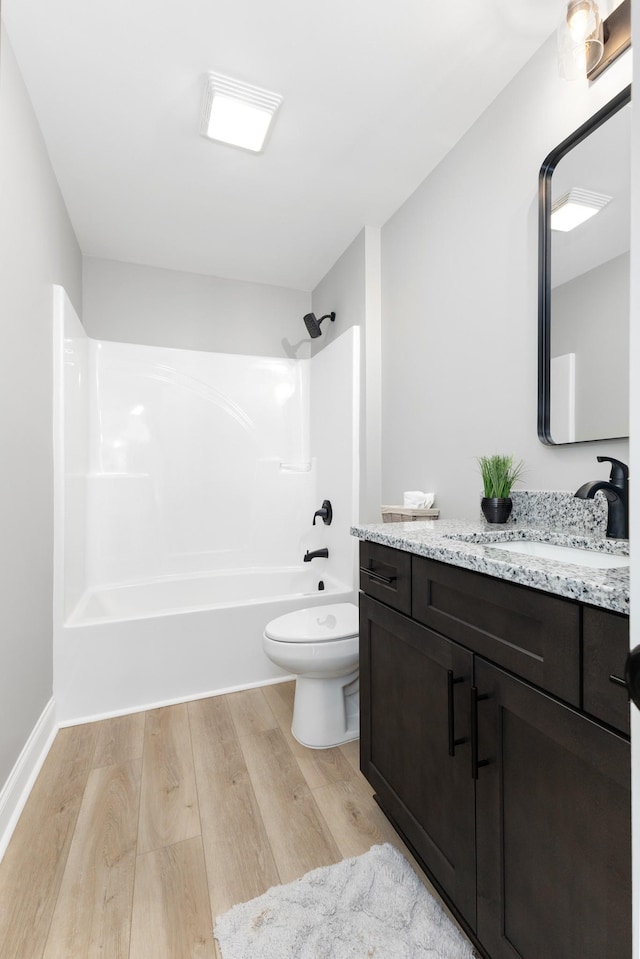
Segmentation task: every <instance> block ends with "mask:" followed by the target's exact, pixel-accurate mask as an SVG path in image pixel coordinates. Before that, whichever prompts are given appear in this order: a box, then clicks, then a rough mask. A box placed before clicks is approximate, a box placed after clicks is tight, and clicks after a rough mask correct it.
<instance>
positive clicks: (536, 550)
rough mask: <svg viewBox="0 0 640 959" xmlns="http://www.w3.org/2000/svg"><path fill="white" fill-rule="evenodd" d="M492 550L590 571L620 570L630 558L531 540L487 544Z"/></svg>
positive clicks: (626, 564)
mask: <svg viewBox="0 0 640 959" xmlns="http://www.w3.org/2000/svg"><path fill="white" fill-rule="evenodd" d="M486 545H487V546H491V549H499V550H504V551H505V552H509V553H525V554H526V555H527V556H536V557H538V559H553V560H555V561H556V562H557V563H571V564H572V565H573V566H588V567H589V568H590V569H620V568H621V567H624V566H628V565H629V557H628V556H616V555H614V554H613V553H600V552H598V551H596V550H593V549H577V548H576V547H575V546H557V545H556V544H555V543H540V542H536V541H535V540H530V539H519V540H514V541H513V542H510V543H491V544H489V543H487V544H486Z"/></svg>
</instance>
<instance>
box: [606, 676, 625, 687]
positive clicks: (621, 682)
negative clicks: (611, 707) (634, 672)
mask: <svg viewBox="0 0 640 959" xmlns="http://www.w3.org/2000/svg"><path fill="white" fill-rule="evenodd" d="M609 682H610V683H613V684H614V686H624V688H625V689H626V688H627V681H626V679H623V678H622V676H614V675H613V673H612V674H611V675H610V676H609Z"/></svg>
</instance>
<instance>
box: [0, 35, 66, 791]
mask: <svg viewBox="0 0 640 959" xmlns="http://www.w3.org/2000/svg"><path fill="white" fill-rule="evenodd" d="M1 32H2V37H1V45H2V49H1V51H0V182H1V183H2V190H1V191H0V223H1V224H2V231H1V235H0V271H1V282H0V316H1V317H2V333H3V343H2V350H1V351H0V366H1V369H0V435H1V436H2V470H0V503H2V536H0V562H1V566H2V570H1V578H2V628H1V629H0V788H2V785H3V784H4V782H5V781H6V779H7V776H8V774H9V773H10V771H11V769H12V767H13V765H14V763H15V761H16V759H17V758H18V756H19V754H20V751H21V750H22V747H23V746H24V745H25V742H26V740H27V738H28V736H29V734H30V733H31V731H32V729H33V727H34V725H35V723H36V721H37V720H38V717H39V716H40V714H41V713H42V710H43V709H44V707H45V706H46V704H47V702H48V701H49V699H50V698H51V689H52V659H53V625H52V584H53V565H52V564H53V485H52V484H53V478H52V471H53V465H52V303H53V298H52V284H54V283H60V284H62V285H63V286H64V287H65V288H66V290H67V292H68V293H69V296H70V298H71V299H72V300H73V303H74V305H75V307H76V309H77V310H78V311H80V309H81V307H82V302H81V293H82V291H81V283H82V281H81V268H82V260H81V256H80V250H79V248H78V244H77V242H76V239H75V236H74V233H73V230H72V228H71V225H70V223H69V219H68V217H67V213H66V210H65V207H64V204H63V202H62V198H61V196H60V192H59V190H58V186H57V182H56V179H55V177H54V175H53V171H52V169H51V166H50V164H49V159H48V156H47V153H46V150H45V147H44V143H43V141H42V137H41V135H40V131H39V128H38V125H37V123H36V120H35V117H34V115H33V112H32V109H31V104H30V102H29V98H28V95H27V92H26V90H25V88H24V85H23V82H22V79H21V77H20V74H19V71H18V67H17V65H16V62H15V59H14V56H13V51H12V50H11V47H10V45H9V41H8V38H7V34H6V31H5V30H4V28H3V29H2V31H1Z"/></svg>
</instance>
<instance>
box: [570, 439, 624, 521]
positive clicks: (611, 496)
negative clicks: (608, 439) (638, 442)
mask: <svg viewBox="0 0 640 959" xmlns="http://www.w3.org/2000/svg"><path fill="white" fill-rule="evenodd" d="M596 459H597V460H598V462H599V463H611V475H610V477H609V479H608V480H593V481H592V482H590V483H584V485H583V486H581V487H580V489H579V490H576V494H575V495H576V496H577V497H579V499H593V497H594V496H595V495H596V493H597V492H598V490H602V492H603V493H604V495H605V496H606V498H607V504H608V507H609V513H608V518H607V536H609V537H610V538H611V539H629V467H628V466H627V465H626V463H621V462H620V460H614V459H612V458H611V457H610V456H597V457H596Z"/></svg>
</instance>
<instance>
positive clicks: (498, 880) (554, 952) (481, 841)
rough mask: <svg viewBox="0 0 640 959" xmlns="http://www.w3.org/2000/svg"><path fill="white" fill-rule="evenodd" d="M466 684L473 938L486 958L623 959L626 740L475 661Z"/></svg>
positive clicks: (627, 852) (627, 857) (627, 952)
mask: <svg viewBox="0 0 640 959" xmlns="http://www.w3.org/2000/svg"><path fill="white" fill-rule="evenodd" d="M475 682H476V686H477V689H478V696H479V697H482V698H481V699H479V702H478V707H477V708H478V755H479V756H480V758H481V759H488V762H487V765H485V766H482V767H481V768H480V769H479V770H478V779H477V784H476V810H477V840H478V874H477V880H478V923H477V935H478V938H479V940H480V941H481V942H482V944H483V946H484V947H485V948H486V949H487V950H488V952H489V954H490V955H491V957H492V959H540V957H542V956H544V959H604V957H605V956H606V957H609V956H611V957H614V956H615V957H616V959H628V957H630V956H631V914H630V887H631V835H630V815H631V793H630V789H631V782H630V753H629V743H628V741H626V740H625V739H624V738H623V737H622V736H619V735H616V734H615V733H613V732H611V731H609V730H607V729H605V728H603V727H602V726H600V725H598V724H597V723H595V722H593V721H592V720H590V719H588V718H587V717H586V716H582V715H580V714H579V713H578V712H576V711H575V710H573V709H570V708H568V707H567V706H565V705H564V704H563V703H560V702H558V701H557V700H556V699H553V698H552V697H550V696H546V695H544V694H542V693H540V692H539V691H538V690H535V689H532V688H531V686H529V685H527V684H526V683H523V682H521V681H520V680H518V679H516V678H515V677H513V676H510V675H509V674H508V673H506V672H504V671H503V670H501V669H498V668H496V667H495V666H493V665H491V664H490V663H487V662H484V661H483V660H482V659H479V658H478V659H476V661H475ZM484 697H486V698H484Z"/></svg>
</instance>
